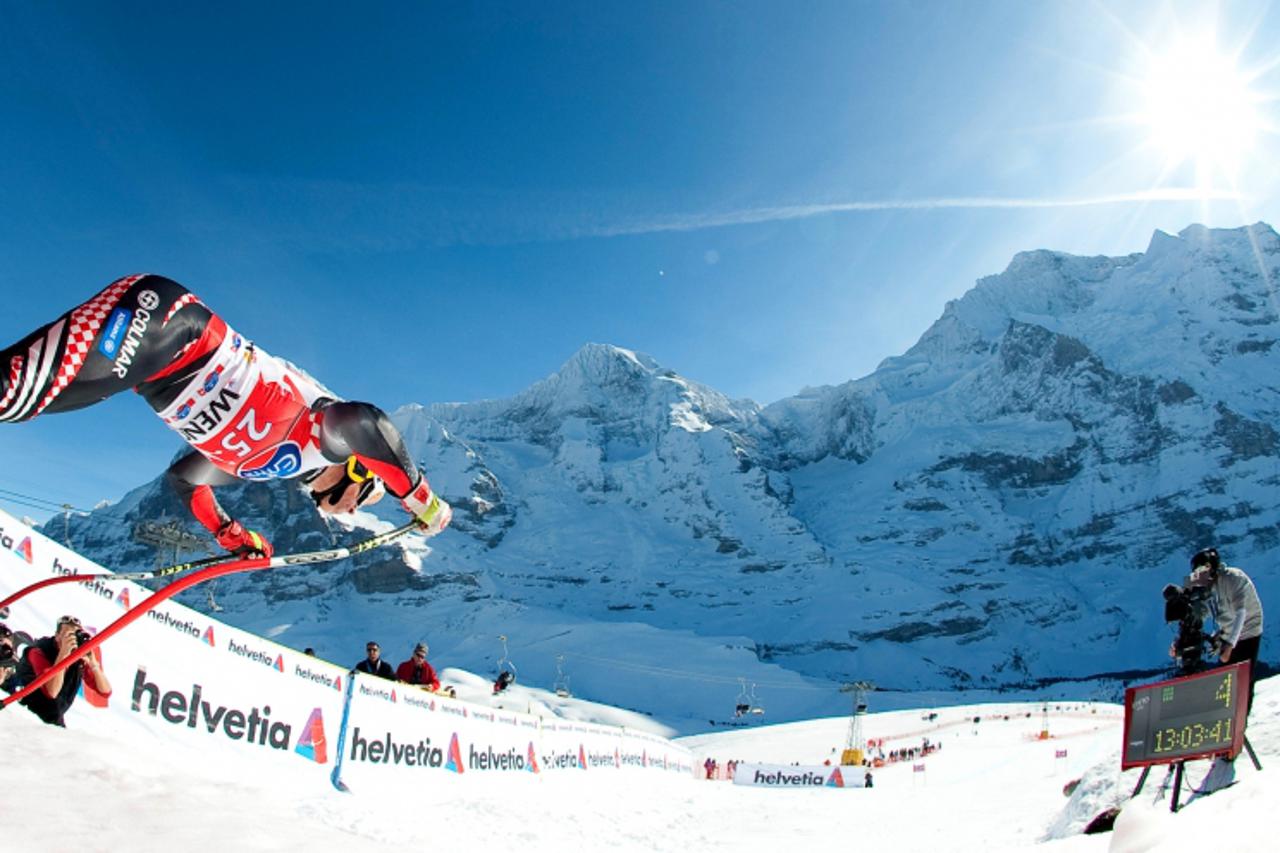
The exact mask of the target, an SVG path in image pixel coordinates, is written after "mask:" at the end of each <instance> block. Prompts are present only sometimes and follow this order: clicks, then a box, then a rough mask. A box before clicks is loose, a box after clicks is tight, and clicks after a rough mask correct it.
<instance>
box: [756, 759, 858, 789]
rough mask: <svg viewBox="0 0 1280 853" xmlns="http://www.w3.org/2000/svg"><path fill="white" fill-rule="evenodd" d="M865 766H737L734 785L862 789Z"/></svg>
mask: <svg viewBox="0 0 1280 853" xmlns="http://www.w3.org/2000/svg"><path fill="white" fill-rule="evenodd" d="M866 774H867V769H866V768H865V767H853V766H842V767H831V766H828V765H825V764H818V765H812V766H809V765H801V764H739V765H738V766H737V769H736V770H734V773H733V784H735V785H750V786H753V787H756V788H863V787H866V781H865V780H866Z"/></svg>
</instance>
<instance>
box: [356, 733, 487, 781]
mask: <svg viewBox="0 0 1280 853" xmlns="http://www.w3.org/2000/svg"><path fill="white" fill-rule="evenodd" d="M347 757H348V758H349V759H350V760H351V761H361V762H365V763H367V764H403V765H405V766H406V767H433V768H439V767H446V764H445V758H446V756H445V751H444V750H443V749H441V748H440V747H438V746H432V745H431V738H429V737H426V738H423V739H422V740H420V741H418V742H417V743H396V741H395V740H393V739H392V737H391V732H387V733H386V734H385V735H384V737H383V739H382V740H367V739H365V737H364V736H363V735H362V734H361V733H360V727H359V726H356V728H355V731H354V732H352V734H351V752H350V753H348V754H347ZM448 760H449V762H451V763H456V764H457V766H458V767H459V768H461V762H462V753H461V751H460V750H459V749H458V736H457V734H454V736H453V742H452V743H451V744H450V745H449V755H448ZM447 769H449V770H453V769H454V768H453V767H447ZM455 772H458V773H461V772H462V770H461V769H458V770H457V771H455Z"/></svg>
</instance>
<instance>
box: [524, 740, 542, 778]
mask: <svg viewBox="0 0 1280 853" xmlns="http://www.w3.org/2000/svg"><path fill="white" fill-rule="evenodd" d="M526 769H528V771H529V772H530V773H541V772H542V768H541V767H539V766H538V753H537V752H535V751H534V749H533V741H529V763H528V765H527V768H526Z"/></svg>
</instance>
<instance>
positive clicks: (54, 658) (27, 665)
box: [14, 616, 111, 726]
mask: <svg viewBox="0 0 1280 853" xmlns="http://www.w3.org/2000/svg"><path fill="white" fill-rule="evenodd" d="M88 641H89V633H88V632H87V631H85V630H84V628H83V626H81V624H80V620H79V619H77V618H76V617H74V616H63V617H62V618H61V619H59V620H58V629H57V631H55V632H54V635H53V636H52V637H41V638H40V639H39V640H36V641H35V643H34V644H33V645H31V646H30V647H29V648H28V649H27V651H26V653H25V654H24V655H23V656H22V663H20V664H19V665H18V671H17V673H16V674H15V675H14V681H15V683H17V684H19V685H23V684H29V683H30V682H31V681H33V680H34V679H35V678H36V677H37V676H39V675H42V674H43V673H44V672H45V670H47V669H49V668H50V667H52V666H53V665H54V664H56V663H60V662H62V661H63V660H64V659H65V658H68V657H70V656H71V654H72V653H73V652H74V651H75V650H76V649H78V648H79V647H80V645H81V644H82V643H87V642H88ZM85 681H87V682H88V683H87V684H85V689H86V690H87V689H93V690H96V691H97V692H98V693H100V694H102V695H103V696H109V695H111V682H110V681H107V674H106V673H105V672H103V671H102V659H101V657H99V655H98V650H97V649H94V650H93V652H92V653H91V654H88V655H86V656H85V657H83V658H81V659H80V660H78V661H76V662H75V663H73V664H72V665H71V666H70V667H69V668H68V669H67V670H66V671H65V672H63V673H62V674H60V675H55V676H54V677H53V678H51V679H49V681H48V682H46V683H45V685H44V686H43V687H41V688H40V689H39V690H37V691H36V692H34V693H32V694H31V695H30V696H28V697H27V698H25V699H23V700H22V704H23V705H26V706H27V708H28V710H30V711H31V713H33V714H35V715H36V716H37V717H39V718H40V719H42V720H44V721H45V722H46V723H48V724H49V725H51V726H65V725H66V723H65V722H64V721H63V717H64V715H65V714H66V713H67V709H69V708H70V707H71V703H73V702H75V701H76V695H77V694H78V693H79V692H80V685H81V683H82V682H85Z"/></svg>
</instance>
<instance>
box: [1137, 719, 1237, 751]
mask: <svg viewBox="0 0 1280 853" xmlns="http://www.w3.org/2000/svg"><path fill="white" fill-rule="evenodd" d="M1155 740H1156V746H1155V752H1156V754H1157V755H1158V754H1159V753H1162V752H1174V751H1176V750H1184V749H1199V748H1200V747H1202V746H1205V745H1206V744H1209V745H1217V744H1221V745H1222V746H1230V745H1231V720H1218V721H1217V722H1215V723H1213V724H1211V725H1205V724H1204V723H1191V724H1190V725H1186V726H1181V727H1177V728H1175V727H1173V726H1170V727H1169V728H1164V729H1159V730H1158V731H1156V734H1155Z"/></svg>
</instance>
